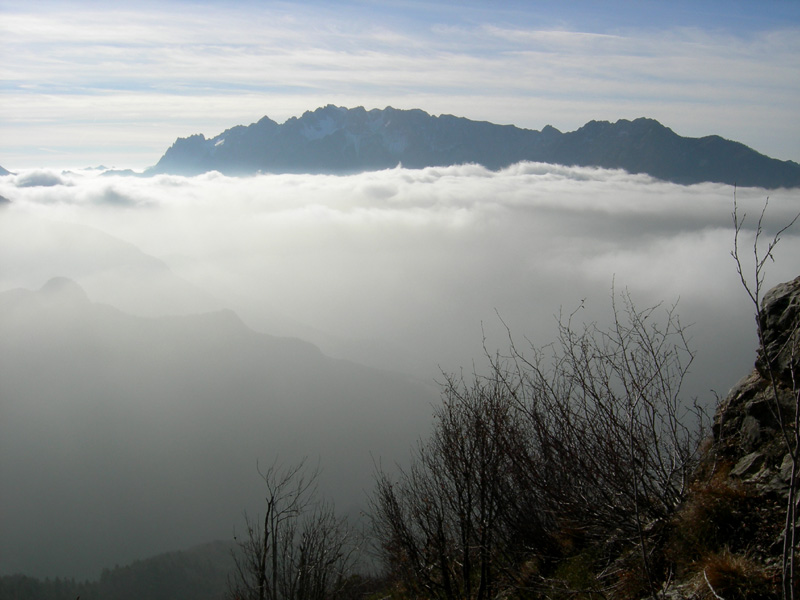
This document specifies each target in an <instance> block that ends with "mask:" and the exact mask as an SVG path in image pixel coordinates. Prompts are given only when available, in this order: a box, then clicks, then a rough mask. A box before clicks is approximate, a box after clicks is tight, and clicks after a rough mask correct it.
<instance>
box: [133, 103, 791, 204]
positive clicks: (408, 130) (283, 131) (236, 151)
mask: <svg viewBox="0 0 800 600" xmlns="http://www.w3.org/2000/svg"><path fill="white" fill-rule="evenodd" d="M521 161H534V162H544V163H555V164H563V165H575V166H592V167H602V168H609V169H624V170H626V171H628V172H630V173H645V174H648V175H650V176H652V177H655V178H657V179H662V180H665V181H671V182H675V183H680V184H693V183H700V182H706V181H709V182H718V183H726V184H731V185H733V184H736V185H739V186H757V187H764V188H779V187H798V186H800V164H798V163H795V162H793V161H781V160H777V159H773V158H769V157H767V156H764V155H763V154H759V153H758V152H756V151H755V150H753V149H752V148H749V147H747V146H745V145H744V144H741V143H738V142H734V141H730V140H726V139H723V138H721V137H719V136H715V135H712V136H706V137H702V138H688V137H682V136H680V135H678V134H676V133H675V132H674V131H672V130H671V129H669V128H668V127H665V126H664V125H662V124H661V123H659V122H658V121H655V120H653V119H647V118H639V119H635V120H633V121H629V120H624V119H623V120H619V121H617V122H615V123H610V122H607V121H590V122H589V123H587V124H586V125H584V126H583V127H581V128H579V129H577V130H576V131H571V132H566V133H562V132H561V131H559V130H558V129H556V128H554V127H551V126H549V125H548V126H546V127H544V128H543V129H542V130H541V131H536V130H531V129H522V128H519V127H515V126H513V125H497V124H494V123H489V122H484V121H473V120H470V119H466V118H462V117H456V116H453V115H446V114H443V115H440V116H433V115H430V114H428V113H426V112H424V111H422V110H419V109H413V110H399V109H395V108H392V107H386V108H384V109H373V110H366V109H364V108H363V107H357V108H344V107H338V106H333V105H328V106H325V107H322V108H318V109H316V110H314V111H307V112H305V113H304V114H303V115H302V116H301V117H292V118H291V119H289V120H287V121H286V122H285V123H282V124H278V123H277V122H275V121H273V120H272V119H270V118H268V117H264V118H262V119H261V120H259V121H258V122H256V123H252V124H251V125H248V126H244V125H237V126H236V127H232V128H230V129H227V130H225V131H223V132H222V133H220V134H219V135H216V136H214V137H212V138H206V137H205V136H204V135H203V134H195V135H191V136H189V137H187V138H178V140H177V141H176V142H175V143H174V144H173V145H172V146H171V147H170V148H169V149H168V150H167V151H166V153H165V154H164V155H163V156H162V157H161V159H160V160H159V161H158V163H157V164H156V165H155V166H153V167H151V168H150V169H148V170H147V171H145V174H146V175H154V174H159V173H171V174H180V175H196V174H200V173H204V172H208V171H212V170H214V171H219V172H221V173H224V174H227V175H251V174H256V173H259V172H263V173H332V174H342V173H357V172H363V171H373V170H381V169H390V168H394V167H396V166H398V165H402V166H403V167H406V168H424V167H431V166H449V165H457V164H465V163H476V164H480V165H483V166H485V167H486V168H489V169H501V168H504V167H507V166H509V165H512V164H514V163H517V162H521Z"/></svg>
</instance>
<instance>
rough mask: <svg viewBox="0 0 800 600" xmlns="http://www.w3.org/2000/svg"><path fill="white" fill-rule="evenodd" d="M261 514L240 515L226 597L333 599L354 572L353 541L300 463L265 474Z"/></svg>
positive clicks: (274, 467)
mask: <svg viewBox="0 0 800 600" xmlns="http://www.w3.org/2000/svg"><path fill="white" fill-rule="evenodd" d="M259 475H260V476H261V478H262V479H263V481H264V489H265V492H266V496H265V507H264V514H263V516H260V517H256V518H250V517H249V516H247V515H245V521H246V533H245V535H244V537H243V539H241V540H240V541H239V542H238V544H239V551H238V552H237V553H235V554H234V558H235V562H236V576H235V579H234V581H232V582H231V585H230V592H229V597H230V598H231V600H335V599H336V598H341V597H343V593H344V591H345V590H346V589H347V586H348V583H349V582H350V579H351V577H352V576H353V575H354V573H355V566H356V551H357V549H358V540H357V538H356V536H355V535H354V534H353V532H352V531H351V529H350V528H349V527H348V526H347V523H346V521H345V520H344V519H340V518H338V517H337V516H336V514H335V512H334V509H333V506H332V505H330V504H327V503H324V502H319V501H317V498H316V479H317V471H310V472H309V471H307V470H306V469H305V461H301V462H300V463H299V464H298V465H296V466H293V467H288V468H282V467H281V466H280V465H278V464H277V463H274V464H273V465H272V466H271V467H270V468H269V469H267V470H266V471H265V472H262V471H261V470H259Z"/></svg>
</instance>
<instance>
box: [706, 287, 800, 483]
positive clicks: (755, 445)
mask: <svg viewBox="0 0 800 600" xmlns="http://www.w3.org/2000/svg"><path fill="white" fill-rule="evenodd" d="M761 311H762V319H761V327H762V335H763V339H764V344H765V346H766V355H767V356H768V357H769V361H770V366H771V367H768V366H767V362H766V360H765V353H764V351H763V350H762V349H759V351H758V353H757V358H756V368H755V369H754V370H753V371H752V372H751V373H750V375H748V376H747V377H745V378H744V379H742V380H741V381H740V382H739V383H738V384H736V386H735V387H734V388H733V389H732V390H731V391H730V393H729V394H728V396H727V397H726V398H725V399H724V400H723V401H722V402H721V403H720V406H719V408H718V410H717V414H716V416H715V419H714V438H715V447H716V449H717V451H718V453H719V454H720V455H722V456H724V457H727V458H729V459H731V460H733V461H735V466H734V468H733V470H732V471H731V475H733V476H736V477H740V478H742V479H745V480H755V479H758V480H759V481H760V480H765V481H766V479H767V474H770V475H771V476H772V475H775V477H774V478H773V479H771V480H770V481H772V484H771V485H772V488H776V490H777V491H781V490H779V489H777V488H783V487H785V486H786V485H788V484H786V476H785V474H786V471H787V465H786V457H787V455H786V448H785V443H784V441H783V436H782V435H781V421H783V423H790V422H791V421H792V420H793V418H794V411H795V404H796V401H797V387H796V385H795V384H794V383H793V381H798V383H800V369H798V365H800V356H799V355H800V335H799V333H798V332H800V277H797V278H796V279H794V280H793V281H789V282H786V283H782V284H780V285H777V286H775V287H774V288H772V289H771V290H770V291H769V292H767V293H766V294H765V295H764V298H763V301H762V303H761ZM770 373H772V374H773V375H774V377H775V383H776V385H775V387H774V388H773V386H772V385H771V383H770V382H771V378H770ZM793 376H794V377H795V379H794V380H793ZM776 395H777V401H776ZM772 488H770V489H772ZM776 490H772V491H776Z"/></svg>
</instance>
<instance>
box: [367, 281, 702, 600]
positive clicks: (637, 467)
mask: <svg viewBox="0 0 800 600" xmlns="http://www.w3.org/2000/svg"><path fill="white" fill-rule="evenodd" d="M659 313H661V314H659ZM659 316H660V317H661V318H659ZM576 320H577V317H576V313H573V314H572V315H570V316H569V317H568V318H566V319H562V320H561V321H560V323H559V337H558V340H557V342H556V343H555V344H552V345H550V346H546V347H543V348H535V347H532V348H530V349H529V350H528V351H527V353H525V352H522V351H520V350H519V349H518V348H517V346H516V345H515V344H514V342H513V339H512V340H511V348H510V352H509V353H508V354H507V355H505V356H502V355H495V356H493V357H490V369H489V372H488V374H486V375H475V376H474V378H473V380H472V381H471V382H465V381H463V380H462V379H456V378H452V377H450V378H447V380H446V383H445V386H444V390H443V405H442V407H441V408H439V409H437V412H436V415H435V418H436V426H435V428H434V431H433V433H432V435H431V437H430V439H429V440H427V441H426V442H424V443H422V444H421V445H420V447H419V449H418V450H417V452H416V453H415V455H414V457H413V459H414V460H413V463H412V466H411V467H410V469H408V470H407V471H405V472H403V473H402V474H401V476H400V477H399V479H398V480H397V481H392V480H391V479H390V478H389V477H388V476H386V475H385V474H383V473H380V472H379V474H378V485H377V488H376V494H375V496H374V498H373V524H374V526H375V532H376V535H377V538H378V539H379V540H380V543H381V547H382V551H383V557H384V559H385V560H386V562H387V564H388V565H389V567H390V568H391V569H392V570H394V572H395V573H396V575H397V577H398V578H400V580H402V582H403V583H404V585H405V586H406V588H407V589H409V590H412V591H413V592H414V593H417V594H420V595H426V596H429V597H442V598H456V597H458V598H484V597H489V595H490V592H491V591H493V590H494V589H495V588H496V584H497V582H498V577H499V576H501V575H504V576H505V580H504V581H505V582H506V583H508V584H514V576H513V573H514V572H521V571H520V570H519V569H516V566H517V565H520V564H522V563H523V562H525V561H528V563H527V564H531V563H530V557H531V556H532V555H538V556H539V557H540V558H541V560H540V561H538V563H537V564H540V565H542V567H541V570H542V572H546V571H547V569H548V566H547V564H548V562H549V563H552V565H551V567H550V568H551V569H552V568H553V567H554V565H555V564H556V562H557V560H558V559H559V558H560V557H561V558H563V556H565V555H570V554H575V553H577V552H581V549H582V548H584V547H587V546H592V547H600V548H604V549H605V554H603V553H602V552H601V553H600V554H599V555H598V556H597V557H596V558H593V564H592V567H593V568H596V569H597V571H596V572H599V573H602V572H603V571H604V569H610V565H609V564H608V563H609V561H610V557H612V556H614V553H615V552H617V553H618V552H619V550H620V549H621V548H624V547H630V545H631V544H633V546H634V547H636V548H638V555H639V560H640V570H641V571H642V572H643V573H644V579H645V581H646V582H647V586H646V590H645V593H650V594H651V595H652V596H655V595H656V582H657V581H661V579H660V577H661V575H662V573H660V572H659V569H660V568H661V566H660V558H657V557H655V556H654V548H653V546H652V544H651V543H650V542H651V540H652V539H653V538H654V537H657V536H658V535H659V534H660V531H661V529H662V528H664V527H665V526H666V524H667V523H668V522H669V520H670V518H671V517H672V515H673V514H674V513H675V511H676V509H677V507H678V506H679V505H680V504H681V502H682V501H683V499H684V497H685V495H686V492H687V490H688V485H689V477H690V475H691V473H692V471H693V469H694V467H695V465H696V451H697V448H698V441H699V431H700V427H701V425H702V420H703V413H702V411H699V410H698V409H697V407H696V405H695V404H694V403H691V402H687V401H686V399H684V398H683V397H682V384H683V381H684V378H685V376H686V373H687V371H688V368H689V365H690V364H691V362H692V360H693V356H694V355H693V353H692V351H691V350H690V348H689V346H688V342H687V339H686V335H685V328H684V327H683V326H682V325H681V323H680V321H679V319H678V317H677V315H676V313H675V311H674V308H671V309H666V310H663V312H662V311H661V309H660V307H658V306H657V307H651V308H648V309H645V310H638V309H637V308H636V307H635V305H634V303H633V301H632V300H631V298H630V296H629V295H628V294H622V295H620V296H619V298H617V297H616V296H613V300H612V324H611V326H610V327H608V328H601V327H599V326H598V325H596V324H589V325H583V326H580V327H578V326H576V325H575V324H574V322H575V321H576ZM604 560H605V561H606V562H605V563H604ZM584 567H586V565H584ZM586 568H588V567H586ZM637 570H639V569H637ZM525 579H526V585H528V586H530V585H532V584H531V577H530V576H526V577H525ZM608 579H609V580H611V579H613V578H611V577H609V578H608ZM516 583H517V584H519V583H521V582H516ZM609 585H611V584H609Z"/></svg>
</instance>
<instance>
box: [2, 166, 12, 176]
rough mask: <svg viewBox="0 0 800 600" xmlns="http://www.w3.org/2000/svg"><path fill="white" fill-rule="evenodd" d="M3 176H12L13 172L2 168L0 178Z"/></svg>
mask: <svg viewBox="0 0 800 600" xmlns="http://www.w3.org/2000/svg"><path fill="white" fill-rule="evenodd" d="M3 175H11V171H7V170H5V169H4V168H3V167H0V177H1V176H3Z"/></svg>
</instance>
